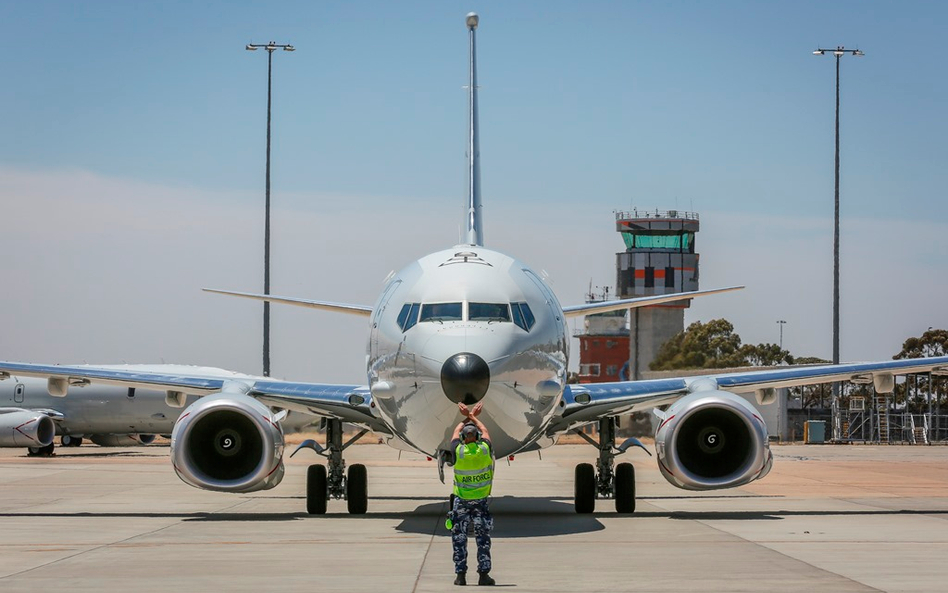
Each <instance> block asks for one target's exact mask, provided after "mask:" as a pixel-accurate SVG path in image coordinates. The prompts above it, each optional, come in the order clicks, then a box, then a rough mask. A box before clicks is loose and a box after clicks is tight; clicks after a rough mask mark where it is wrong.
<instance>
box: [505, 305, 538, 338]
mask: <svg viewBox="0 0 948 593" xmlns="http://www.w3.org/2000/svg"><path fill="white" fill-rule="evenodd" d="M510 310H511V311H512V312H513V321H514V323H515V324H517V327H519V328H520V329H522V330H524V331H530V329H531V328H532V327H533V324H535V323H536V322H537V320H536V318H535V317H534V316H533V311H531V310H530V305H528V304H526V303H511V304H510Z"/></svg>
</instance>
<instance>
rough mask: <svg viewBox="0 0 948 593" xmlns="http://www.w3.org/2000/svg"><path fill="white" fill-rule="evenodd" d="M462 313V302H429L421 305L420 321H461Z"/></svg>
mask: <svg viewBox="0 0 948 593" xmlns="http://www.w3.org/2000/svg"><path fill="white" fill-rule="evenodd" d="M462 315H463V308H462V307H461V303H428V304H425V305H422V306H421V318H420V319H419V320H418V321H461V320H462V318H463V317H462Z"/></svg>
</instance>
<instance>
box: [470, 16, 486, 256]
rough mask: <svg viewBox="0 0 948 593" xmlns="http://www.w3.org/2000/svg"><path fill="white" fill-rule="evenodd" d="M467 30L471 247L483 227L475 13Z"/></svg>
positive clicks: (478, 241)
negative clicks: (469, 41)
mask: <svg viewBox="0 0 948 593" xmlns="http://www.w3.org/2000/svg"><path fill="white" fill-rule="evenodd" d="M466 19H467V20H466V22H467V29H468V31H470V39H471V64H470V67H471V72H470V76H471V78H470V82H469V85H468V97H469V99H468V104H469V121H468V124H469V136H468V146H467V157H468V173H467V174H468V195H467V242H468V243H469V244H471V245H484V227H483V222H482V219H481V208H482V206H481V163H480V161H481V155H480V148H479V146H478V144H479V142H478V131H477V46H476V42H475V33H474V31H475V30H476V29H477V21H478V17H477V13H474V12H471V13H469V14H468V15H467V17H466Z"/></svg>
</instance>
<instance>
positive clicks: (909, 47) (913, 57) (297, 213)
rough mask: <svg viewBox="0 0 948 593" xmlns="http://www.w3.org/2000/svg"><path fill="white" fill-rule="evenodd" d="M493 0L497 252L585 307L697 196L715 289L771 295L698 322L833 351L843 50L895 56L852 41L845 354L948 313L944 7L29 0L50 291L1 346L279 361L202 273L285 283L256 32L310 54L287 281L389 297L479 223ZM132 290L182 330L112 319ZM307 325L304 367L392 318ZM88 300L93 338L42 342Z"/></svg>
mask: <svg viewBox="0 0 948 593" xmlns="http://www.w3.org/2000/svg"><path fill="white" fill-rule="evenodd" d="M471 10H474V11H477V12H479V13H480V15H481V26H480V29H479V30H478V45H479V56H478V60H479V66H480V72H479V79H480V80H479V82H480V85H481V95H480V101H481V150H482V155H483V159H482V172H483V173H482V175H483V195H484V200H485V205H486V208H487V209H486V214H485V216H486V222H487V234H486V237H487V243H488V245H491V246H495V247H499V248H502V249H504V250H506V251H508V252H511V253H513V254H515V255H519V256H520V257H522V258H523V259H525V260H526V261H527V262H528V263H530V264H532V265H534V266H535V267H537V268H544V269H549V271H550V274H551V277H553V278H554V279H555V280H556V284H555V288H556V289H557V292H558V294H560V296H561V300H563V301H564V302H567V303H569V302H575V301H576V300H578V299H581V298H582V295H583V293H584V292H585V289H586V288H587V286H588V284H589V282H590V281H592V282H593V283H595V284H611V283H612V282H613V280H614V277H613V272H612V266H613V258H614V255H613V254H614V253H615V251H618V250H620V249H621V248H622V244H621V241H620V239H619V236H618V234H616V233H615V232H614V230H613V226H612V211H613V210H615V209H628V208H630V207H633V206H637V207H640V208H662V209H664V208H679V209H694V210H696V211H698V212H701V213H702V214H703V216H702V220H703V228H702V232H701V234H700V235H699V237H698V241H697V246H698V250H699V251H700V252H701V253H702V286H703V287H706V288H710V287H712V286H715V285H717V284H714V283H724V284H738V283H740V284H747V285H748V287H749V288H748V290H747V291H745V292H747V293H748V295H747V296H743V297H741V298H736V299H730V300H727V299H728V297H717V298H715V299H714V302H713V304H712V303H711V302H710V301H709V303H708V304H707V305H704V304H702V305H697V304H696V306H695V307H694V308H693V309H692V311H691V312H690V313H689V317H690V319H689V320H691V319H707V318H711V317H717V316H722V315H727V316H728V317H729V318H731V319H732V320H733V321H734V322H735V325H736V326H737V330H738V332H739V333H741V335H742V336H744V337H745V341H754V342H759V341H775V340H776V336H777V326H776V325H775V324H774V322H775V320H776V319H778V318H787V317H793V319H788V321H790V323H789V324H788V326H787V327H786V331H785V338H784V339H785V343H786V344H787V345H788V346H790V347H791V348H792V349H794V350H795V351H796V352H797V353H798V354H818V355H824V356H828V353H829V344H830V342H829V338H828V333H827V331H828V329H827V327H826V323H827V322H828V319H829V317H828V316H829V314H830V303H831V301H830V300H829V299H830V295H831V288H832V284H831V282H832V277H831V276H830V275H828V274H829V273H830V270H831V268H830V267H829V266H830V265H831V260H830V259H829V258H830V257H831V254H832V251H831V249H832V243H831V232H832V226H831V222H832V198H833V194H832V191H833V106H834V105H833V102H834V92H835V87H834V76H835V70H834V64H833V62H834V59H833V58H832V57H831V56H823V57H815V56H813V55H812V53H811V52H812V51H813V49H815V48H816V47H818V46H823V47H833V46H835V45H837V44H842V45H845V46H846V47H853V48H855V47H858V48H860V49H862V50H863V51H865V53H866V56H865V57H863V58H853V57H850V56H847V57H844V58H843V60H842V126H841V132H842V182H841V193H842V202H843V207H842V208H843V210H842V211H843V239H844V243H843V263H842V266H843V286H844V291H843V298H844V300H846V299H849V302H850V303H852V305H851V306H850V307H849V311H848V312H847V311H846V310H845V309H844V316H843V334H844V335H843V357H844V358H867V357H879V356H882V357H887V356H890V355H891V354H892V353H894V351H897V350H898V344H897V342H900V341H901V339H903V338H904V337H907V336H908V335H915V334H917V333H919V332H920V331H923V330H924V329H925V328H927V327H928V326H930V325H934V326H946V325H948V315H946V313H945V309H944V307H943V306H941V299H939V298H937V295H939V294H944V290H943V289H946V288H948V286H946V281H945V280H944V279H943V277H944V276H945V262H944V255H945V253H946V252H948V240H946V239H945V236H946V235H948V232H946V229H948V208H945V206H944V198H945V188H946V186H948V172H946V171H948V169H946V167H945V162H946V160H948V159H946V156H948V150H946V140H945V138H946V137H948V123H946V118H945V116H944V114H943V111H944V109H943V106H944V104H945V97H946V84H948V82H946V77H945V76H944V71H945V67H944V63H943V58H942V56H941V52H940V47H938V40H939V39H940V34H941V33H942V31H941V27H942V26H943V23H944V22H945V21H946V18H945V17H946V16H948V14H946V13H948V7H946V5H944V4H943V3H938V2H872V3H867V2H845V1H844V2H832V3H830V2H793V3H789V2H783V3H765V2H714V3H712V2H582V3H578V2H556V1H553V2H544V3H542V4H541V3H526V2H465V3H460V2H454V1H437V2H399V3H391V2H276V3H259V2H255V3H250V2H205V3H200V4H198V3H192V2H154V3H129V2H85V3H75V2H51V1H42V0H40V1H37V2H30V3H25V2H16V3H11V2H8V3H4V4H2V5H0V22H2V23H3V29H4V30H3V34H4V40H5V42H6V47H7V51H6V52H5V56H6V57H5V59H4V60H3V62H2V66H0V69H2V73H3V80H4V84H3V85H2V86H0V113H2V114H3V117H4V124H3V132H4V133H3V137H4V139H5V140H6V141H5V142H2V143H0V192H2V193H0V203H2V204H5V205H6V206H7V212H8V218H7V224H6V225H4V226H5V227H7V233H5V235H4V238H0V248H3V249H4V252H5V253H11V252H14V253H17V254H18V256H17V257H16V258H14V259H15V260H16V261H15V262H14V264H13V269H15V270H16V271H17V272H18V274H19V275H18V276H17V278H18V281H17V285H19V286H23V287H25V288H24V289H23V290H22V291H18V292H17V294H16V295H13V296H11V295H9V294H8V295H7V296H5V297H2V299H0V306H6V308H7V309H8V310H14V311H18V312H19V314H18V315H16V318H17V319H16V320H15V323H14V325H13V327H12V328H10V330H9V331H10V333H8V335H9V336H11V337H15V338H16V339H15V340H14V339H11V340H9V341H8V342H7V344H6V346H5V347H3V348H2V352H0V356H2V357H3V358H6V359H30V360H50V357H51V358H52V359H55V360H56V361H58V362H73V361H74V360H75V358H76V357H77V356H81V357H82V358H84V359H86V360H89V361H90V362H112V361H113V360H112V359H111V357H115V356H116V355H117V354H118V355H122V356H123V357H125V356H128V357H132V359H133V360H129V361H130V362H131V361H136V362H151V361H154V360H155V359H157V358H163V359H173V361H174V362H202V363H203V362H208V363H214V364H219V365H221V366H228V367H230V368H234V369H235V370H248V371H251V372H253V371H254V370H256V369H255V368H252V367H253V366H254V365H256V364H257V359H258V358H259V356H258V355H257V354H256V350H257V347H258V346H257V345H258V342H259V338H258V336H257V334H258V330H257V329H255V326H254V324H258V323H259V321H257V320H256V315H255V314H254V312H255V309H254V310H251V309H248V308H247V304H245V303H241V304H239V305H233V304H230V303H226V304H222V303H221V302H220V300H213V301H212V302H210V304H207V303H208V299H212V298H213V299H218V298H219V297H208V296H206V295H202V294H200V293H199V290H198V289H199V288H200V286H204V285H209V284H210V282H211V281H213V282H214V283H215V285H216V286H220V287H223V288H233V289H238V290H240V289H245V290H259V286H258V285H259V284H260V282H261V281H260V277H261V276H262V271H260V268H261V267H262V266H261V264H260V263H259V260H260V259H261V258H262V255H261V253H260V252H261V251H262V247H261V243H262V238H261V236H260V235H261V233H260V230H259V226H260V225H262V212H261V211H260V210H261V209H262V197H263V178H264V166H263V165H264V141H265V123H266V122H265V109H266V54H265V53H264V52H260V51H258V52H256V53H251V52H247V51H245V50H244V49H243V47H244V45H245V44H246V43H248V42H254V43H265V42H267V41H270V40H273V41H276V42H278V43H292V44H294V45H295V46H296V48H297V51H296V52H294V53H282V52H280V53H277V54H275V55H274V99H273V100H274V105H273V152H272V158H273V169H272V175H273V183H272V188H273V199H274V241H275V243H274V258H275V263H274V278H273V286H274V288H273V290H274V292H281V293H286V294H292V295H294V296H304V297H311V298H325V299H329V300H343V299H346V298H348V299H351V300H355V301H357V302H371V301H372V300H373V299H374V297H375V294H376V293H377V290H378V287H379V282H380V280H381V277H384V275H385V273H387V271H388V269H391V268H397V267H400V266H402V265H404V264H406V263H407V262H408V261H410V260H411V259H413V258H415V257H418V256H420V255H422V254H423V253H425V252H426V251H429V250H433V249H438V248H441V247H444V246H445V245H447V244H450V243H452V242H453V241H454V240H455V239H456V236H457V233H456V230H457V221H458V220H459V214H458V213H459V211H460V207H461V206H460V205H461V203H462V200H463V195H464V184H465V179H464V171H465V161H464V141H465V110H466V97H465V94H464V91H463V89H462V88H461V87H462V86H463V85H464V84H465V81H466V76H467V74H466V66H465V64H466V52H467V38H466V34H465V28H464V15H465V14H466V13H467V12H468V11H471ZM11 213H17V216H18V218H15V219H14V218H12V217H11ZM66 213H68V215H67V214H66ZM14 221H15V222H14ZM304 221H305V222H306V223H307V224H306V225H304V224H303V223H304ZM281 225H282V226H281ZM11 226H13V227H15V228H14V229H11V228H10V227H11ZM51 229H54V230H55V231H54V232H55V233H56V235H57V236H56V237H55V238H52V237H50V232H51ZM93 229H94V230H93ZM130 229H134V233H133V232H132V230H130ZM525 229H529V230H530V231H531V232H530V233H527V232H525ZM93 232H94V233H96V234H94V235H92V234H90V233H93ZM126 234H127V240H126V241H125V242H123V243H121V244H120V245H121V248H120V249H117V248H116V240H117V239H116V237H119V236H125V235H126ZM96 245H98V247H96ZM184 246H186V247H187V250H185V251H179V250H184V249H185V247H184ZM390 246H395V247H396V248H395V249H392V248H391V247H390ZM188 250H189V251H188ZM119 252H122V253H121V254H120V253H119ZM380 252H381V253H380ZM208 253H215V254H216V255H215V258H214V259H213V261H202V262H199V261H197V260H202V258H203V257H206V255H207V254H208ZM26 254H29V255H26ZM120 255H121V256H123V257H127V258H128V260H127V261H123V260H122V259H121V257H120ZM110 258H116V259H114V260H113V259H110ZM338 258H347V259H348V258H351V259H348V261H345V262H344V264H345V265H343V264H338V263H337V262H336V261H334V260H336V259H338ZM277 259H278V260H279V261H277ZM551 260H552V261H551ZM373 266H375V267H373ZM376 267H377V268H378V269H377V270H376ZM116 269H119V270H121V273H116ZM301 269H302V270H303V271H301ZM156 270H160V274H158V276H160V281H159V280H157V279H156ZM375 276H379V277H375ZM66 277H68V278H71V281H70V284H69V286H71V287H72V289H71V290H68V291H66V292H59V290H58V289H57V284H56V283H54V282H52V281H51V280H50V279H51V278H60V279H62V278H66ZM93 279H94V280H93ZM130 285H134V286H136V287H138V291H133V292H128V291H130V290H131V289H130V288H129V286H130ZM172 287H173V288H172ZM178 290H180V291H181V292H180V295H181V297H180V298H181V300H175V299H174V298H172V297H171V296H169V294H173V295H177V294H179V293H178V292H177V291H178ZM188 291H191V292H188ZM194 291H197V294H196V295H194V294H192V292H194ZM755 291H756V292H755ZM39 292H42V293H43V296H42V298H39V297H37V293H39ZM185 293H186V294H187V296H184V295H185ZM92 295H95V296H92ZM85 298H88V299H89V300H88V301H84V300H83V299H85ZM103 299H104V300H105V303H103V302H102V301H103ZM202 299H203V300H202ZM67 300H68V302H67ZM5 301H6V302H5ZM126 301H130V302H131V303H139V308H137V309H136V307H135V306H133V305H132V304H129V303H128V302H126ZM906 301H908V302H911V303H912V306H911V307H907V308H906V309H908V310H905V311H903V310H902V307H904V303H905V302H906ZM162 307H165V308H164V309H162ZM99 308H101V309H99ZM124 308H127V309H128V316H129V317H136V318H137V317H139V316H142V315H146V316H147V315H150V314H152V313H148V312H153V314H154V317H155V318H156V319H155V320H154V321H151V322H150V321H148V320H144V321H142V320H136V321H134V322H133V323H132V325H131V326H129V325H128V323H130V322H128V321H126V322H124V323H114V320H113V322H109V321H108V319H109V314H110V312H111V311H115V310H116V309H124ZM142 310H144V311H145V313H143V312H142ZM94 311H100V312H99V313H98V314H96V313H94ZM750 311H753V313H751V312H750ZM224 312H226V313H229V314H231V315H232V316H233V318H228V317H226V316H223V317H222V318H221V319H217V320H214V321H211V320H210V319H209V316H211V317H213V316H215V315H223V314H224ZM251 314H254V316H253V318H248V317H250V315H251ZM303 314H305V315H308V316H310V318H312V316H313V315H314V314H313V313H312V312H308V311H303ZM280 315H285V316H287V318H286V319H287V320H286V321H285V322H283V324H282V325H281V323H280V321H279V320H277V327H276V328H275V332H276V331H284V332H285V333H284V334H283V335H280V334H277V333H275V334H274V340H280V345H279V346H277V348H280V349H283V350H280V351H278V352H279V354H280V356H283V357H284V358H283V360H286V361H287V364H286V366H285V367H284V369H283V370H284V371H285V372H286V373H287V374H288V375H290V376H294V377H297V378H311V377H301V376H300V375H301V374H302V375H309V374H318V371H321V370H336V369H339V368H340V364H341V363H339V364H336V363H334V362H332V356H334V355H335V354H336V353H335V352H332V353H325V352H323V353H319V350H318V348H317V355H315V357H316V358H318V359H319V360H323V359H327V360H330V362H328V363H325V368H322V366H321V365H323V363H322V362H320V363H313V362H312V359H313V357H314V355H313V354H309V355H303V354H299V352H301V351H303V350H307V349H308V351H312V349H313V348H316V347H315V346H313V343H314V342H317V341H318V340H316V338H314V337H313V336H317V335H318V336H325V335H339V334H345V337H344V338H340V339H344V340H349V339H350V337H349V336H355V337H353V338H351V339H352V341H353V342H352V343H353V344H357V343H358V342H361V341H362V340H363V339H364V335H365V334H364V328H363V327H362V326H361V325H360V324H351V322H348V321H336V320H327V319H326V318H325V316H322V315H323V314H317V315H318V316H322V317H318V318H317V319H315V320H312V321H310V320H307V321H299V322H298V321H297V319H302V318H301V317H297V316H298V315H300V313H298V312H292V313H289V312H287V313H280ZM76 316H79V317H80V318H82V319H86V320H87V321H88V322H89V324H90V327H88V328H85V329H84V331H83V335H84V336H85V337H84V339H81V340H80V339H77V338H75V337H62V339H61V340H58V341H57V342H56V343H55V344H51V343H50V341H49V340H45V339H40V338H38V337H37V336H38V335H42V334H44V332H47V331H55V330H54V327H57V326H62V324H64V323H70V322H72V323H75V322H76ZM882 316H885V319H884V320H883V319H880V317H882ZM168 317H171V318H174V319H179V320H180V321H181V324H182V325H181V327H180V328H176V330H175V331H176V332H177V333H174V334H169V335H168V336H166V337H162V332H164V331H170V330H168V326H169V323H168V321H167V319H168ZM127 319H128V318H126V320H127ZM70 320H71V321H70ZM93 320H96V322H95V323H93V322H92V321H93ZM198 320H200V321H202V322H206V323H211V324H212V325H211V326H210V327H203V326H201V325H200V323H198ZM112 323H114V326H113V325H112ZM346 323H349V325H346ZM307 324H312V325H310V326H308V327H305V326H307ZM340 324H341V325H340ZM301 325H303V326H304V328H305V329H300V327H299V326H301ZM222 328H226V329H222ZM86 330H88V332H87V331H86ZM297 330H298V331H300V332H301V333H300V334H299V335H296V336H294V335H293V334H292V331H297ZM129 331H134V332H135V333H134V337H133V338H129V336H128V333H129ZM190 331H195V332H197V333H200V334H201V336H202V337H200V338H199V337H193V336H189V337H188V338H187V339H183V338H182V334H183V333H188V332H190ZM89 336H95V339H89ZM146 336H148V338H146ZM131 344H134V347H132V346H131ZM149 344H151V345H149ZM155 344H158V345H155ZM188 344H191V346H190V347H188V346H187V345H188ZM347 344H348V342H347ZM847 348H848V351H849V352H850V353H851V355H850V356H847ZM335 350H338V351H342V352H345V353H346V354H347V355H348V356H349V358H348V359H347V360H353V361H354V362H353V363H351V366H348V367H345V368H346V370H345V371H344V372H343V373H342V374H343V375H345V376H342V377H339V378H338V380H340V381H358V380H360V379H359V377H358V376H354V375H357V374H358V372H359V371H358V369H359V367H360V366H361V365H362V362H361V356H362V346H359V345H354V346H348V345H347V346H346V347H345V348H336V349H335ZM349 350H353V352H349ZM824 350H825V351H824ZM208 351H212V352H214V355H212V356H210V358H211V359H212V360H210V361H206V360H194V359H193V358H194V357H195V356H198V357H204V356H206V355H207V354H206V353H207V352H208ZM44 357H45V358H44ZM168 361H169V362H171V361H172V360H168ZM347 364H348V363H347ZM278 365H279V362H278V361H277V359H276V356H275V362H274V368H275V371H279V370H280V367H279V366H278ZM315 378H320V379H322V380H334V378H333V377H326V376H324V374H320V376H319V377H315Z"/></svg>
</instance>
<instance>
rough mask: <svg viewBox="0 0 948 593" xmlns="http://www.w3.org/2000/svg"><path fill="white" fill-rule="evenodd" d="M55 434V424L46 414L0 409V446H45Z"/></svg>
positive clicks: (15, 409)
mask: <svg viewBox="0 0 948 593" xmlns="http://www.w3.org/2000/svg"><path fill="white" fill-rule="evenodd" d="M55 436H56V425H55V423H53V420H52V418H50V417H49V416H47V415H46V414H41V413H39V412H30V411H28V410H20V409H17V408H7V411H5V410H2V409H0V447H45V446H47V445H49V444H50V443H52V442H53V437H55Z"/></svg>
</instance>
